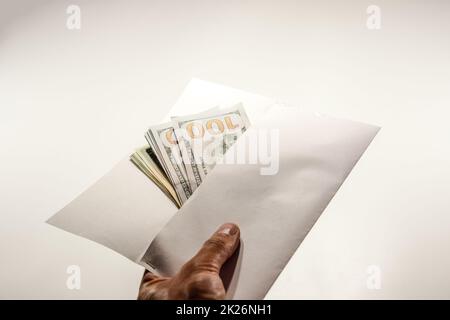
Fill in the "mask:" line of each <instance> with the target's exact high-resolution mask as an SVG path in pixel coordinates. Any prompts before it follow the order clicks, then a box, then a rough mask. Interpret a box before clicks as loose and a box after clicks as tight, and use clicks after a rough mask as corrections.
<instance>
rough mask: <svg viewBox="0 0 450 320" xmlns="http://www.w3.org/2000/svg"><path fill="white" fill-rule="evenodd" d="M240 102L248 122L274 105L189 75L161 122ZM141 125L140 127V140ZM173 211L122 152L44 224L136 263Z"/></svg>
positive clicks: (172, 207) (246, 93)
mask: <svg viewBox="0 0 450 320" xmlns="http://www.w3.org/2000/svg"><path fill="white" fill-rule="evenodd" d="M240 102H242V103H243V104H244V105H245V110H246V113H247V115H248V116H249V118H250V121H251V122H255V121H258V120H259V119H260V118H261V116H262V115H264V113H265V112H266V110H268V109H269V108H270V107H271V106H272V105H273V104H274V101H273V100H271V99H268V98H265V97H262V96H260V95H256V94H251V93H248V92H244V91H241V90H236V89H233V88H229V87H226V86H223V85H219V84H215V83H211V82H207V81H202V80H199V79H192V80H191V81H190V82H189V84H188V85H187V87H186V88H185V90H184V91H183V93H182V95H181V96H180V98H179V99H178V101H177V102H176V104H175V105H174V106H173V108H172V109H171V111H170V112H169V114H168V115H167V116H166V118H165V119H163V120H162V121H161V122H164V121H168V120H170V117H171V116H180V115H185V114H190V113H198V112H201V111H204V110H206V109H210V108H211V107H215V106H218V107H223V108H226V107H229V106H233V105H236V104H238V103H240ZM151 124H154V123H149V126H150V125H151ZM147 129H148V128H142V143H143V144H144V143H145V139H144V133H145V131H146V130H147ZM135 147H139V146H135ZM130 153H131V152H130ZM177 210H178V209H177V208H176V207H175V206H174V205H173V203H172V202H171V201H170V200H169V199H168V198H167V197H166V196H165V195H164V194H163V193H162V192H161V190H160V189H159V188H158V187H156V186H155V185H154V184H153V182H151V181H150V180H149V179H148V178H147V177H146V176H145V175H144V174H142V172H140V171H139V170H137V168H136V166H135V165H134V164H133V163H132V162H131V161H130V160H129V156H126V157H125V158H124V159H123V160H122V161H121V162H120V163H118V164H117V165H116V166H115V167H114V168H113V169H112V170H111V171H110V172H109V173H108V174H106V175H105V176H104V177H102V178H101V179H100V180H99V181H97V182H96V183H95V184H94V185H93V186H91V187H90V188H89V189H88V190H86V191H85V192H83V193H82V194H81V195H80V196H79V197H77V198H76V199H75V200H73V201H72V202H70V203H69V204H68V205H67V206H66V207H64V208H63V209H62V210H60V211H59V212H58V213H56V214H55V215H54V216H52V217H51V218H50V219H49V220H48V221H47V222H48V223H50V224H51V225H54V226H56V227H58V228H61V229H64V230H66V231H69V232H71V233H74V234H77V235H79V236H82V237H84V238H88V239H90V240H93V241H95V242H98V243H100V244H103V245H104V246H106V247H108V248H110V249H113V250H114V251H117V252H118V253H120V254H122V255H124V256H125V257H127V258H129V259H130V260H132V261H134V262H136V263H140V258H141V256H142V255H143V253H144V252H145V251H146V250H147V248H148V246H149V244H150V242H151V241H152V240H153V238H154V237H155V236H156V234H157V233H158V232H159V231H160V230H161V229H162V227H163V226H164V225H165V224H166V223H167V222H168V221H169V219H170V218H171V217H172V216H173V214H175V213H176V212H177Z"/></svg>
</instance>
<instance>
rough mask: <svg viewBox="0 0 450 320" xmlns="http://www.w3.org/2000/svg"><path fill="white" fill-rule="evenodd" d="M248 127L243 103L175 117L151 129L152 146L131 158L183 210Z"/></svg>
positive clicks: (148, 135)
mask: <svg viewBox="0 0 450 320" xmlns="http://www.w3.org/2000/svg"><path fill="white" fill-rule="evenodd" d="M249 125H250V122H249V120H248V117H247V115H246V113H245V110H244V108H243V106H242V104H239V105H236V106H234V107H231V108H227V109H219V108H213V109H209V110H207V111H205V112H202V113H197V114H192V115H187V116H180V117H172V118H171V121H169V122H166V123H162V124H159V125H155V126H152V127H150V129H148V131H147V133H146V134H145V138H146V139H147V142H148V144H149V145H148V146H145V147H142V148H140V149H138V150H136V152H134V153H133V154H132V155H131V157H130V159H131V161H132V162H133V163H134V164H135V165H136V166H137V167H138V168H139V170H141V171H142V172H143V173H144V174H145V175H146V176H147V177H149V178H150V179H151V180H152V181H153V182H154V183H155V184H156V185H157V186H158V187H159V188H160V189H161V190H162V191H163V192H164V193H165V194H166V195H167V196H168V197H169V198H170V199H171V200H172V201H173V203H174V204H175V205H176V206H177V207H181V206H182V205H183V203H185V202H186V200H187V199H189V197H190V196H191V195H192V193H193V192H194V191H195V190H196V189H197V188H198V186H200V184H201V183H202V181H203V180H204V179H205V177H206V175H207V174H208V173H209V172H211V170H212V169H213V168H214V166H215V164H216V163H217V162H219V161H220V160H222V158H223V156H224V154H225V152H226V151H227V149H228V148H229V147H231V146H232V145H233V144H234V142H235V141H236V140H237V139H238V137H239V136H240V135H241V134H242V133H244V132H245V130H246V129H247V128H248V127H249Z"/></svg>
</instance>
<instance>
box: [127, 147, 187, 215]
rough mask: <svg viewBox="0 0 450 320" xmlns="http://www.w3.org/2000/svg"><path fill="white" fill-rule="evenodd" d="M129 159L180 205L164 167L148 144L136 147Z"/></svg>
mask: <svg viewBox="0 0 450 320" xmlns="http://www.w3.org/2000/svg"><path fill="white" fill-rule="evenodd" d="M130 160H131V162H133V163H134V164H135V165H136V166H137V167H138V168H139V170H141V171H142V172H143V173H144V174H145V175H146V176H147V177H148V178H150V180H152V181H153V182H154V183H155V184H156V186H158V188H160V189H161V191H162V192H164V194H165V195H166V196H167V197H168V198H169V199H170V200H171V201H172V202H173V203H174V204H175V205H176V206H177V207H178V208H180V207H181V203H180V201H179V200H178V196H177V194H176V191H175V189H174V188H173V186H172V184H171V183H170V181H169V178H168V177H167V175H166V174H165V173H164V169H163V168H162V166H161V164H160V163H159V160H158V159H157V157H156V154H155V153H154V151H153V149H152V148H151V147H150V146H144V147H141V148H139V149H137V150H136V151H135V152H134V153H133V154H132V155H131V156H130Z"/></svg>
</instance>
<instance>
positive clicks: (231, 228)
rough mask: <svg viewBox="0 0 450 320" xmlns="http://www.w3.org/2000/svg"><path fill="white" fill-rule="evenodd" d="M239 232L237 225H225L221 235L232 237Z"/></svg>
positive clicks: (220, 230) (221, 228)
mask: <svg viewBox="0 0 450 320" xmlns="http://www.w3.org/2000/svg"><path fill="white" fill-rule="evenodd" d="M237 232H238V228H237V227H236V226H235V225H229V224H224V225H223V226H222V227H220V229H219V233H223V234H227V235H230V236H233V235H235V234H236V233H237Z"/></svg>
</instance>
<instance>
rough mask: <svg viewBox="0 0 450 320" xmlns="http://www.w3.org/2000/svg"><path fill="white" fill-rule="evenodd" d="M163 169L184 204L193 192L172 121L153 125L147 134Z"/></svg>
mask: <svg viewBox="0 0 450 320" xmlns="http://www.w3.org/2000/svg"><path fill="white" fill-rule="evenodd" d="M146 138H147V141H148V143H149V144H150V147H152V149H153V150H154V151H155V155H156V157H157V158H158V160H159V163H160V164H161V166H162V168H163V170H164V171H165V173H166V175H167V177H168V178H169V180H170V182H171V184H172V186H173V188H174V189H175V191H176V193H177V196H178V199H179V201H180V203H181V204H183V203H184V202H185V201H186V200H187V199H188V198H189V197H190V196H191V194H192V191H191V188H190V185H189V182H188V180H187V174H186V170H185V167H184V164H183V161H182V156H181V152H180V149H179V147H178V140H177V138H176V136H175V131H174V128H173V123H172V122H167V123H163V124H160V125H157V126H153V127H151V128H150V129H149V130H148V131H147V134H146Z"/></svg>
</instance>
